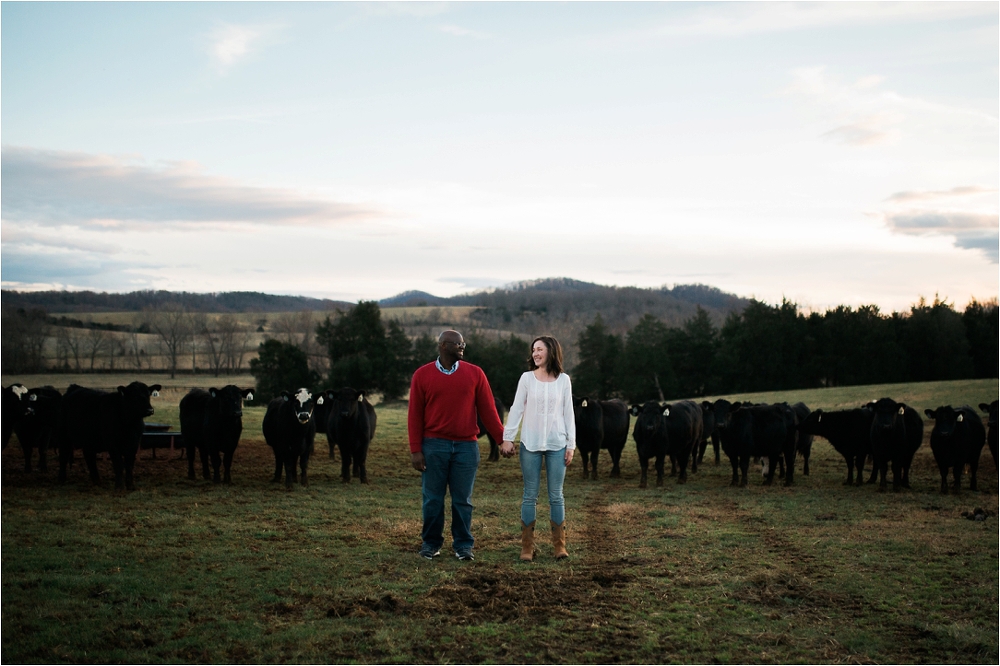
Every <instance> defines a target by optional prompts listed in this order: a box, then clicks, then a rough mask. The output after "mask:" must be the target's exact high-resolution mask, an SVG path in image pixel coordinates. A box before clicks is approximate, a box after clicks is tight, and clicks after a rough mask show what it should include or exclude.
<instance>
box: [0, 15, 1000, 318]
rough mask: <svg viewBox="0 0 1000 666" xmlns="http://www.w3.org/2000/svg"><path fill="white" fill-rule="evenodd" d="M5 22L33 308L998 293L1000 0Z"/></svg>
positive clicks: (20, 278) (898, 302) (8, 152)
mask: <svg viewBox="0 0 1000 666" xmlns="http://www.w3.org/2000/svg"><path fill="white" fill-rule="evenodd" d="M0 12H2V61H0V62H2V79H0V84H2V106H0V113H2V127H0V133H2V144H3V147H2V179H0V186H2V199H0V208H2V256H0V271H2V276H0V277H2V282H3V287H4V288H8V289H41V288H45V289H52V288H57V289H62V288H66V289H95V290H106V291H132V290H136V289H171V290H188V291H201V292H204V291H232V290H255V291H265V292H270V293H282V294H301V295H311V296H323V297H331V298H338V299H346V300H357V299H360V298H369V299H370V298H382V297H387V296H391V295H394V294H396V293H399V292H402V291H405V290H409V289H421V290H424V291H429V292H431V293H434V294H438V295H453V294H457V293H461V292H465V291H469V290H473V289H478V288H483V287H491V286H501V285H504V284H508V283H511V282H514V281H519V280H527V279H534V278H541V277H556V276H567V277H572V278H576V279H580V280H587V281H592V282H598V283H601V284H614V285H638V286H660V285H673V284H686V283H694V282H699V283H703V284H708V285H712V286H716V287H719V288H720V289H723V290H726V291H730V292H734V293H737V294H740V295H743V296H756V297H757V298H760V299H763V300H766V301H768V302H772V303H773V302H779V301H780V300H781V298H782V297H787V298H790V299H792V300H794V301H796V302H798V303H799V304H800V305H802V306H804V307H806V308H813V309H822V308H825V307H830V306H833V305H837V304H841V303H844V304H851V305H859V304H864V303H874V304H877V305H880V306H881V307H882V308H883V309H885V310H901V309H906V308H908V307H909V305H910V304H912V303H913V302H915V301H916V300H917V299H918V298H919V297H920V296H925V297H927V298H928V299H932V298H933V297H934V295H935V294H939V295H940V296H942V297H946V298H948V299H949V300H950V301H952V302H955V303H956V304H958V305H959V306H960V307H961V306H964V304H965V303H966V302H967V301H968V300H969V298H970V297H976V298H979V299H980V300H983V299H986V298H991V297H994V296H996V295H997V292H998V246H1000V241H998V209H1000V205H998V201H1000V197H998V188H1000V174H998V166H1000V133H998V127H1000V125H998V116H1000V55H998V54H1000V38H998V37H1000V5H998V3H996V2H977V3H941V4H938V3H905V2H893V3H887V4H875V3H832V4H826V3H808V4H792V3H773V4H772V3H750V2H747V3H722V4H715V3H704V4H699V3H652V2H650V3H608V4H605V3H560V4H555V3H552V4H550V3H540V2H539V3H496V4H494V3H457V4H450V3H409V2H408V3H388V4H381V3H335V4H333V3H331V4H327V3H301V4H300V3H275V4H271V3H264V2H262V3H247V4H243V3H238V2H232V3H229V2H227V3H93V4H92V3H84V2H81V3H66V4H63V3H15V2H4V3H3V4H2V6H0Z"/></svg>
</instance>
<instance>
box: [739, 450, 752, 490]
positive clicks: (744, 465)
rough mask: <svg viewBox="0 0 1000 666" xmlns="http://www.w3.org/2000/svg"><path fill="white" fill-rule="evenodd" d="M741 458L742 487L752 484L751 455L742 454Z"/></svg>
mask: <svg viewBox="0 0 1000 666" xmlns="http://www.w3.org/2000/svg"><path fill="white" fill-rule="evenodd" d="M739 458H740V487H743V488H745V487H746V486H748V485H749V484H750V479H748V478H747V477H748V475H749V474H750V456H749V455H742V456H740V457H739Z"/></svg>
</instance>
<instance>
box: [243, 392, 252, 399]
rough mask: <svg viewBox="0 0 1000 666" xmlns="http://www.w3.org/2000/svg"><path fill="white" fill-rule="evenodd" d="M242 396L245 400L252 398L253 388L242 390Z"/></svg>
mask: <svg viewBox="0 0 1000 666" xmlns="http://www.w3.org/2000/svg"><path fill="white" fill-rule="evenodd" d="M243 397H244V399H246V400H253V389H246V390H245V391H243Z"/></svg>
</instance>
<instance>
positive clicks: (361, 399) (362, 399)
mask: <svg viewBox="0 0 1000 666" xmlns="http://www.w3.org/2000/svg"><path fill="white" fill-rule="evenodd" d="M364 401H365V392H364V391H361V392H360V393H358V402H364Z"/></svg>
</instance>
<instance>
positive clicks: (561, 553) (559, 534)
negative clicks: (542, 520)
mask: <svg viewBox="0 0 1000 666" xmlns="http://www.w3.org/2000/svg"><path fill="white" fill-rule="evenodd" d="M549 522H550V523H552V546H553V548H554V549H555V553H554V555H555V556H556V559H557V560H561V559H562V558H564V557H569V553H567V552H566V521H565V520H564V521H562V525H556V524H555V523H554V522H552V521H551V520H550V521H549Z"/></svg>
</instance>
